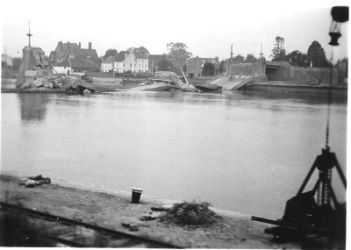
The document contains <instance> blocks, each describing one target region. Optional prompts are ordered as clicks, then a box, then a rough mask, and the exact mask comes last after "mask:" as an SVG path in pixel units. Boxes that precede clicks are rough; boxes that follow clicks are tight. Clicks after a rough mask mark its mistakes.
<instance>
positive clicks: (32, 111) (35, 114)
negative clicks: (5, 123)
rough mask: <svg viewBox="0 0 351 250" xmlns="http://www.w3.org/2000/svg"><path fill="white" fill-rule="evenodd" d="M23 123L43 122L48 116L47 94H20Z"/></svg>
mask: <svg viewBox="0 0 351 250" xmlns="http://www.w3.org/2000/svg"><path fill="white" fill-rule="evenodd" d="M17 97H18V99H19V105H20V110H21V120H22V121H42V120H44V119H45V116H46V108H47V104H48V103H49V100H50V99H49V97H48V95H46V94H19V95H17Z"/></svg>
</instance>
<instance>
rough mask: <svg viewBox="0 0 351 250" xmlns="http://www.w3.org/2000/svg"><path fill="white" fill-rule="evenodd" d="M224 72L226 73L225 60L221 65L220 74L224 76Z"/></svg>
mask: <svg viewBox="0 0 351 250" xmlns="http://www.w3.org/2000/svg"><path fill="white" fill-rule="evenodd" d="M223 72H225V61H224V60H222V61H221V62H220V63H219V73H220V74H222V73H223Z"/></svg>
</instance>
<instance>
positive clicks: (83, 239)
mask: <svg viewBox="0 0 351 250" xmlns="http://www.w3.org/2000/svg"><path fill="white" fill-rule="evenodd" d="M0 211H1V212H9V213H14V212H15V213H19V214H21V215H25V216H26V217H27V218H28V220H29V222H30V223H33V224H37V225H40V228H45V237H46V238H47V239H49V240H50V241H52V242H55V243H56V245H57V246H71V247H120V248H182V247H180V246H177V245H174V244H170V243H167V242H162V241H158V240H154V239H150V238H146V237H143V236H139V235H134V234H129V233H126V232H122V231H117V230H112V229H109V228H105V227H100V226H97V225H93V224H89V223H86V222H82V221H78V220H72V219H69V218H65V217H62V216H57V215H52V214H49V213H45V212H40V211H36V210H32V209H29V208H24V207H20V206H16V205H13V204H9V203H5V202H0Z"/></svg>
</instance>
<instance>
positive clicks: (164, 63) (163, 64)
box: [157, 55, 173, 71]
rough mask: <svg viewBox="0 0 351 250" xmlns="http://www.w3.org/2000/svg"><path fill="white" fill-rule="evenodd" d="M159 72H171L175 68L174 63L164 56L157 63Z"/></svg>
mask: <svg viewBox="0 0 351 250" xmlns="http://www.w3.org/2000/svg"><path fill="white" fill-rule="evenodd" d="M157 68H158V70H161V71H169V70H171V69H172V68H173V65H172V62H171V61H169V60H167V58H166V55H164V56H163V58H162V60H161V61H159V62H158V63H157Z"/></svg>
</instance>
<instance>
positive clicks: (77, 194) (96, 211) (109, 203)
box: [0, 175, 301, 249]
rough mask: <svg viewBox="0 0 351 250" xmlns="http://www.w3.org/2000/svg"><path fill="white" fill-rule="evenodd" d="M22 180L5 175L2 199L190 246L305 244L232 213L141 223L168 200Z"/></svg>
mask: <svg viewBox="0 0 351 250" xmlns="http://www.w3.org/2000/svg"><path fill="white" fill-rule="evenodd" d="M18 181H19V179H18V177H13V176H5V175H0V200H1V201H3V202H8V203H11V204H20V205H22V206H24V207H26V208H30V209H35V210H37V211H42V212H48V213H50V214H54V215H58V216H63V217H67V218H70V219H75V220H81V221H84V222H87V223H92V224H96V225H99V226H102V227H107V228H110V229H115V230H120V231H125V232H128V233H133V234H137V235H142V236H147V237H150V238H153V239H158V240H161V241H164V242H169V243H173V244H176V245H178V246H182V247H185V248H256V249H257V248H266V249H267V248H269V249H272V248H278V249H282V248H285V249H297V248H301V246H299V245H297V244H293V243H287V244H279V243H277V242H274V241H272V236H271V235H267V234H265V233H264V232H263V231H264V229H265V228H266V227H268V226H269V225H264V224H261V223H258V222H254V221H251V220H250V217H249V216H243V215H228V214H229V213H220V212H218V211H217V210H215V211H216V212H217V213H219V215H220V216H221V217H222V219H219V220H218V221H217V222H216V223H215V224H213V225H211V226H209V227H184V226H179V225H176V224H173V223H166V222H161V221H159V220H158V219H155V220H150V221H142V220H140V218H142V217H143V216H144V215H145V214H150V213H151V208H152V207H160V206H162V205H165V204H166V202H163V201H160V200H155V199H151V198H150V199H147V198H145V197H143V196H142V199H141V202H140V203H138V204H133V203H131V202H130V197H129V196H127V195H123V194H118V195H116V194H109V193H103V192H97V191H91V190H83V189H78V188H73V187H65V186H61V185H58V184H55V183H53V184H43V185H41V186H36V187H33V188H26V187H25V186H23V185H19V184H18ZM168 205H169V204H168ZM233 214H234V213H233ZM122 224H124V225H122ZM125 225H127V227H126V226H125ZM128 226H129V227H128Z"/></svg>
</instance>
